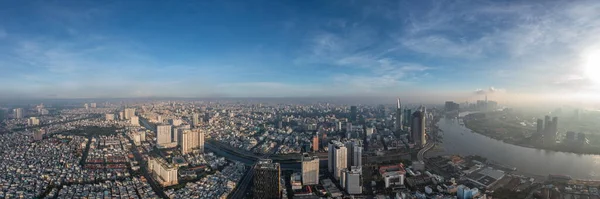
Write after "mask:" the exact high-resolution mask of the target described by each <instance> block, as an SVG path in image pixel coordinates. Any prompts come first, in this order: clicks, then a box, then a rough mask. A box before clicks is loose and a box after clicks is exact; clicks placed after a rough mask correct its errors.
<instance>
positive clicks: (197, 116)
mask: <svg viewBox="0 0 600 199" xmlns="http://www.w3.org/2000/svg"><path fill="white" fill-rule="evenodd" d="M199 125H200V114H198V113H194V114H192V126H194V127H198V126H199Z"/></svg>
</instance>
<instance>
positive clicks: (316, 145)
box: [312, 133, 319, 151]
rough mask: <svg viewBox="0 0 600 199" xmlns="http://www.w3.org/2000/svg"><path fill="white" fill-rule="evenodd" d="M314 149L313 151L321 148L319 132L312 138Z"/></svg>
mask: <svg viewBox="0 0 600 199" xmlns="http://www.w3.org/2000/svg"><path fill="white" fill-rule="evenodd" d="M312 150H313V151H318V150H319V133H316V134H315V135H314V136H313V138H312Z"/></svg>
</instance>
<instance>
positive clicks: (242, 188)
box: [227, 167, 254, 199]
mask: <svg viewBox="0 0 600 199" xmlns="http://www.w3.org/2000/svg"><path fill="white" fill-rule="evenodd" d="M253 176H254V167H250V169H249V170H248V171H247V172H246V175H244V177H242V179H241V180H240V182H239V183H238V185H237V186H236V187H235V189H234V190H233V192H231V193H230V194H229V195H228V196H227V198H230V199H231V198H234V199H235V198H243V196H244V194H245V193H246V188H248V185H249V184H250V182H251V181H252V177H253Z"/></svg>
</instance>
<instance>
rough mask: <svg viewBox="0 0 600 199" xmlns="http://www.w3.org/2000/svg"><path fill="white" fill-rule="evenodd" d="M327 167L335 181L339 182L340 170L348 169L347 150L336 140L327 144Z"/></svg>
mask: <svg viewBox="0 0 600 199" xmlns="http://www.w3.org/2000/svg"><path fill="white" fill-rule="evenodd" d="M327 167H328V169H329V172H330V173H332V174H333V177H334V178H335V179H336V180H340V176H341V175H342V169H344V168H347V167H348V152H347V149H346V147H345V146H344V144H342V143H341V142H339V141H337V140H331V141H330V142H329V151H328V164H327Z"/></svg>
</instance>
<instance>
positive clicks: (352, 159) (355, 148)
mask: <svg viewBox="0 0 600 199" xmlns="http://www.w3.org/2000/svg"><path fill="white" fill-rule="evenodd" d="M346 150H347V155H348V159H347V165H348V166H347V167H346V168H351V167H352V166H362V152H363V147H362V144H361V143H360V142H359V141H357V140H354V141H350V142H346Z"/></svg>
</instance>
